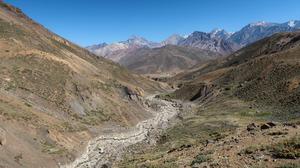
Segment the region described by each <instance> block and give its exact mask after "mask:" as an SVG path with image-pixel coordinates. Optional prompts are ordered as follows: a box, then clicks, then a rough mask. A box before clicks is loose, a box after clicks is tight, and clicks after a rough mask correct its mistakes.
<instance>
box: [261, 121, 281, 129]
mask: <svg viewBox="0 0 300 168" xmlns="http://www.w3.org/2000/svg"><path fill="white" fill-rule="evenodd" d="M276 125H277V124H276V123H274V122H267V123H265V124H263V125H261V126H260V128H261V129H269V128H272V127H275V126H276Z"/></svg>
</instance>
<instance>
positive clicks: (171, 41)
mask: <svg viewBox="0 0 300 168" xmlns="http://www.w3.org/2000/svg"><path fill="white" fill-rule="evenodd" d="M184 39H185V38H184V37H182V36H181V35H179V34H173V35H171V36H170V37H168V38H167V39H166V40H164V41H162V42H161V44H162V45H178V44H179V43H180V42H181V41H182V40H184Z"/></svg>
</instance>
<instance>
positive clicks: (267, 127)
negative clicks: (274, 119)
mask: <svg viewBox="0 0 300 168" xmlns="http://www.w3.org/2000/svg"><path fill="white" fill-rule="evenodd" d="M270 128H271V126H270V125H268V124H263V125H262V126H260V129H270Z"/></svg>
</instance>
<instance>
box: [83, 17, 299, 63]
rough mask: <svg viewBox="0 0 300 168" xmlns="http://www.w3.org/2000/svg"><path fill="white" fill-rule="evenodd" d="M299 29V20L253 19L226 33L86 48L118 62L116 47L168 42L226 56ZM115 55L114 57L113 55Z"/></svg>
mask: <svg viewBox="0 0 300 168" xmlns="http://www.w3.org/2000/svg"><path fill="white" fill-rule="evenodd" d="M299 28H300V21H297V20H292V21H288V22H285V23H271V22H256V23H251V24H248V25H246V26H245V27H243V28H242V29H241V30H239V31H237V32H234V33H229V32H227V31H226V30H223V29H214V30H212V31H211V32H209V33H206V32H201V31H195V32H193V33H191V34H190V35H188V36H185V37H183V36H180V35H178V34H174V35H172V36H170V37H168V38H167V39H166V40H163V41H162V42H160V43H156V42H151V41H148V40H146V39H145V38H142V37H138V36H133V37H131V38H129V39H128V40H127V41H121V42H117V43H112V44H106V43H103V44H99V45H92V46H89V47H87V49H89V50H90V51H92V52H93V53H95V54H97V55H99V56H104V57H107V58H109V59H112V60H114V61H118V60H119V58H120V57H122V56H121V55H120V50H128V49H129V50H130V49H132V48H139V47H149V48H156V47H162V46H165V45H168V44H171V45H179V46H190V47H196V48H200V49H205V50H210V51H214V52H219V53H220V54H222V55H228V54H230V53H232V52H234V51H236V50H238V49H240V48H241V47H244V46H246V45H249V44H251V43H253V42H255V41H258V40H260V39H263V38H265V37H268V36H271V35H273V34H275V33H279V32H292V31H297V30H298V29H299ZM116 55H118V56H116Z"/></svg>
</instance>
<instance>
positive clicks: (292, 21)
mask: <svg viewBox="0 0 300 168" xmlns="http://www.w3.org/2000/svg"><path fill="white" fill-rule="evenodd" d="M288 25H289V26H290V27H295V25H296V23H295V20H290V21H289V22H288Z"/></svg>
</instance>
